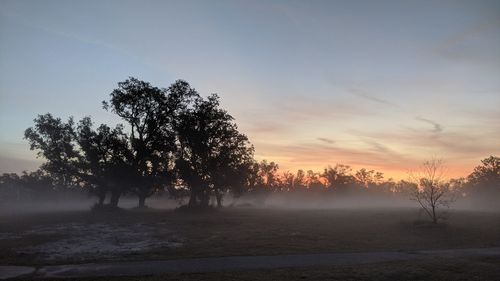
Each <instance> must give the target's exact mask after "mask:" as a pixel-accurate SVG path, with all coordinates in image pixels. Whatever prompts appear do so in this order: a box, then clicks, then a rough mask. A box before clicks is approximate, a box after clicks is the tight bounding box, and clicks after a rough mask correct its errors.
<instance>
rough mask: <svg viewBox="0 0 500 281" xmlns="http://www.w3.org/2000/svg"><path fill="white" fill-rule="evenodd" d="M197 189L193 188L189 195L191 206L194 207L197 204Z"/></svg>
mask: <svg viewBox="0 0 500 281" xmlns="http://www.w3.org/2000/svg"><path fill="white" fill-rule="evenodd" d="M196 203H197V202H196V191H195V190H194V189H191V195H190V196H189V203H188V206H189V207H194V206H196Z"/></svg>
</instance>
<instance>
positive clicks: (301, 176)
mask: <svg viewBox="0 0 500 281" xmlns="http://www.w3.org/2000/svg"><path fill="white" fill-rule="evenodd" d="M305 188H307V181H306V174H305V173H304V170H300V169H299V170H297V173H296V174H295V189H296V190H303V189H305Z"/></svg>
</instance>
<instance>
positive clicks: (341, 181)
mask: <svg viewBox="0 0 500 281" xmlns="http://www.w3.org/2000/svg"><path fill="white" fill-rule="evenodd" d="M350 173H351V167H349V166H347V165H342V164H337V165H335V167H333V168H332V167H330V166H328V168H325V170H324V172H323V174H322V176H323V178H324V179H325V180H326V184H327V187H328V189H330V190H334V191H338V192H346V191H347V189H348V188H349V187H350V186H351V185H352V183H353V182H354V177H353V176H352V175H351V174H350Z"/></svg>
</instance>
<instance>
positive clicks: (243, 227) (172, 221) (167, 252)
mask: <svg viewBox="0 0 500 281" xmlns="http://www.w3.org/2000/svg"><path fill="white" fill-rule="evenodd" d="M423 219H425V217H423V215H422V217H421V216H420V215H419V212H418V210H417V209H412V208H398V209H328V210H290V209H287V210H285V209H253V208H246V209H244V208H241V209H240V208H226V209H222V210H216V211H213V212H208V213H203V214H200V213H183V212H175V211H171V210H153V209H150V210H146V211H137V210H123V211H119V212H112V213H95V212H91V211H72V212H54V213H39V214H22V215H9V216H2V217H0V252H1V253H2V254H1V255H0V263H1V264H4V265H5V264H16V265H37V264H67V263H83V262H95V261H120V260H150V259H175V258H185V257H213V256H232V255H277V254H296V253H322V252H367V251H379V250H403V251H411V250H426V249H450V248H471V247H491V246H499V245H500V214H499V213H488V212H471V211H450V212H449V214H448V219H447V220H446V222H445V223H442V224H440V225H437V226H434V225H431V224H428V223H425V222H424V221H423Z"/></svg>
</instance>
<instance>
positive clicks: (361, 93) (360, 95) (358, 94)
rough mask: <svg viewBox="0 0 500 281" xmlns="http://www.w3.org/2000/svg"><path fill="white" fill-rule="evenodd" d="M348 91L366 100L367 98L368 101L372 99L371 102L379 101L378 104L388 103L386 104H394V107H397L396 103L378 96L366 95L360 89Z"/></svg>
mask: <svg viewBox="0 0 500 281" xmlns="http://www.w3.org/2000/svg"><path fill="white" fill-rule="evenodd" d="M349 92H351V93H352V94H353V95H355V96H357V97H360V98H363V99H366V100H369V101H372V102H376V103H380V104H384V105H388V106H394V107H397V106H398V105H396V104H394V103H392V102H390V101H388V100H384V99H381V98H378V97H374V96H371V95H368V94H366V93H365V92H363V91H362V90H360V89H354V88H353V89H349Z"/></svg>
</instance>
